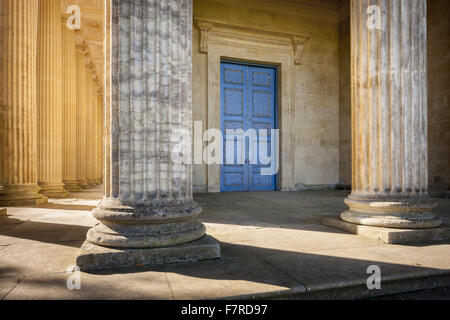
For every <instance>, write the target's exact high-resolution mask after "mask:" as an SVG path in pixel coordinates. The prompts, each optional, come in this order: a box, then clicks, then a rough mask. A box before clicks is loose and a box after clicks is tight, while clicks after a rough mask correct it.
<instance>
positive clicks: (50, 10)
mask: <svg viewBox="0 0 450 320" xmlns="http://www.w3.org/2000/svg"><path fill="white" fill-rule="evenodd" d="M61 44H62V37H61V3H60V2H59V1H55V0H39V24H38V51H37V88H38V91H37V101H38V183H39V185H40V186H41V188H42V189H41V193H42V194H44V195H46V196H48V197H56V198H59V197H65V196H67V195H68V192H67V191H66V190H65V189H64V184H63V182H62V154H63V149H62V137H63V134H62V132H63V131H62V126H63V122H62V120H63V117H62V115H63V104H62V81H61V80H62V69H61V62H62V60H61V56H62V46H61Z"/></svg>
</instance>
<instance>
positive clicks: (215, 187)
mask: <svg viewBox="0 0 450 320" xmlns="http://www.w3.org/2000/svg"><path fill="white" fill-rule="evenodd" d="M222 59H226V60H233V61H240V62H253V63H260V64H265V65H272V66H274V65H275V66H278V128H279V130H280V153H279V154H280V161H279V172H278V190H280V191H294V190H295V184H294V176H295V172H294V168H295V161H294V153H295V150H294V134H293V133H294V129H293V128H294V122H295V117H294V116H295V114H294V81H293V79H294V67H295V63H294V51H293V50H292V39H285V38H278V37H277V36H276V35H267V34H266V35H263V36H258V35H256V34H254V33H251V34H249V33H248V31H247V30H242V31H236V30H235V29H233V30H231V29H230V30H223V32H212V31H211V32H209V36H208V52H207V55H206V56H205V60H206V63H207V70H206V73H207V83H206V88H205V89H206V90H205V91H206V95H207V99H206V103H207V106H206V109H207V124H206V128H207V129H210V128H211V129H212V128H216V129H217V128H220V120H221V119H220V65H221V64H220V61H221V60H222ZM209 160H210V159H208V161H209ZM211 162H213V161H209V162H208V163H211ZM206 182H207V192H209V193H218V192H220V165H219V164H210V165H207V166H206Z"/></svg>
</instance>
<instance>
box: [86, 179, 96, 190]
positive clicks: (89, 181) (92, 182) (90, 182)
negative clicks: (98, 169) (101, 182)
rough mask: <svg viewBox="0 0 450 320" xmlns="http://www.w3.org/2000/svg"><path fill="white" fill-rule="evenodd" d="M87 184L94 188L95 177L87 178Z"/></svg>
mask: <svg viewBox="0 0 450 320" xmlns="http://www.w3.org/2000/svg"><path fill="white" fill-rule="evenodd" d="M87 184H88V185H89V188H94V187H96V186H97V180H96V179H87Z"/></svg>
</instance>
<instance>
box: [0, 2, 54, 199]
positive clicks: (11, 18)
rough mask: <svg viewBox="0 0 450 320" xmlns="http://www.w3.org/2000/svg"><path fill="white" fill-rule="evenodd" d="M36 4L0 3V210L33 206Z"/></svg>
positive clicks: (36, 196)
mask: <svg viewBox="0 0 450 320" xmlns="http://www.w3.org/2000/svg"><path fill="white" fill-rule="evenodd" d="M37 22H38V1H37V0H2V1H0V24H1V27H0V186H1V187H2V188H0V206H16V205H36V204H40V203H45V202H46V201H47V198H45V197H43V196H42V195H41V194H39V190H40V188H39V187H38V185H37V154H36V152H37V148H36V144H37V141H36V130H37V127H36V121H37V104H36V55H37V32H38V30H37Z"/></svg>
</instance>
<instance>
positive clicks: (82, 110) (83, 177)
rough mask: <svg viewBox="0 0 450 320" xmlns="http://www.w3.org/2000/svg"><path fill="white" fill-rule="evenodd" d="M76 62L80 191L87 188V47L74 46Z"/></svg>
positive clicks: (78, 179)
mask: <svg viewBox="0 0 450 320" xmlns="http://www.w3.org/2000/svg"><path fill="white" fill-rule="evenodd" d="M76 49H77V51H76V60H77V70H76V76H77V181H78V185H79V186H80V187H81V188H82V189H87V188H89V184H88V181H87V173H86V168H87V163H86V140H87V131H86V123H87V120H86V116H87V104H86V68H85V65H86V55H87V52H88V51H87V46H86V45H85V44H84V43H78V44H77V45H76Z"/></svg>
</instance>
